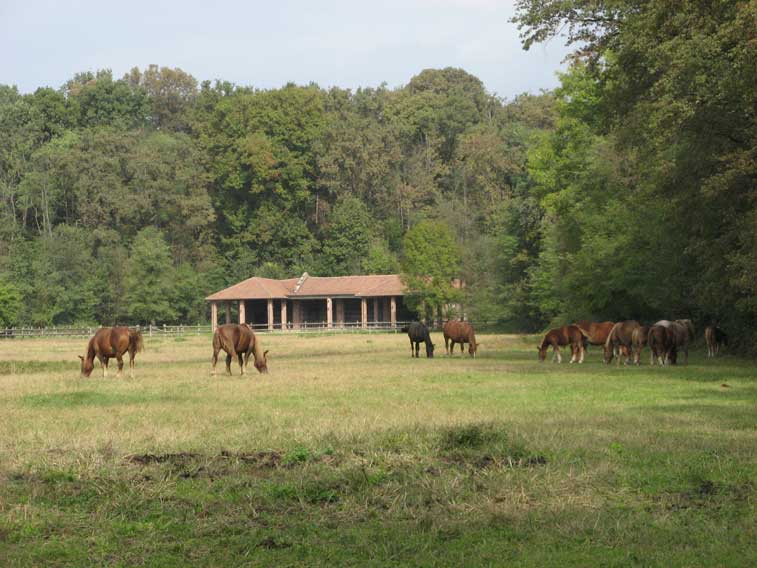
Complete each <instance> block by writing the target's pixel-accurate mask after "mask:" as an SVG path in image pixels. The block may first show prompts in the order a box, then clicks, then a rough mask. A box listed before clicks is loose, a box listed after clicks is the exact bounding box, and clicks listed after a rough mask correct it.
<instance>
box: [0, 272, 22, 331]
mask: <svg viewBox="0 0 757 568" xmlns="http://www.w3.org/2000/svg"><path fill="white" fill-rule="evenodd" d="M20 313H21V292H19V290H18V289H17V288H16V287H15V286H14V285H13V284H12V283H10V282H7V281H6V280H5V279H1V280H0V327H11V326H14V325H16V324H17V323H18V316H19V314H20Z"/></svg>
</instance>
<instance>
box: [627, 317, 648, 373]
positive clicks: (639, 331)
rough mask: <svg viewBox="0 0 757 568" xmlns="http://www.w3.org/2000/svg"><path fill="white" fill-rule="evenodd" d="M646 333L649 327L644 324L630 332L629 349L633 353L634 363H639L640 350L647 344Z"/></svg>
mask: <svg viewBox="0 0 757 568" xmlns="http://www.w3.org/2000/svg"><path fill="white" fill-rule="evenodd" d="M648 335H649V328H648V327H647V326H645V325H640V326H639V327H637V328H636V329H634V330H633V333H632V334H631V351H632V353H633V362H634V363H635V364H636V365H641V352H642V351H643V350H644V346H645V345H646V344H647V336H648Z"/></svg>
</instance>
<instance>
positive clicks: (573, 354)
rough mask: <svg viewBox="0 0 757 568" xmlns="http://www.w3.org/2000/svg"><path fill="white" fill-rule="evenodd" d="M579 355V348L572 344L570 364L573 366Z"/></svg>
mask: <svg viewBox="0 0 757 568" xmlns="http://www.w3.org/2000/svg"><path fill="white" fill-rule="evenodd" d="M577 355H578V348H577V347H576V346H575V345H574V344H573V343H571V344H570V363H571V364H573V363H575V362H576V357H577Z"/></svg>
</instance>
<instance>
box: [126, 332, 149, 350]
mask: <svg viewBox="0 0 757 568" xmlns="http://www.w3.org/2000/svg"><path fill="white" fill-rule="evenodd" d="M144 348H145V340H144V338H143V337H142V332H141V331H139V330H138V329H130V330H129V349H130V350H131V351H133V352H134V353H139V352H140V351H142V350H143V349H144Z"/></svg>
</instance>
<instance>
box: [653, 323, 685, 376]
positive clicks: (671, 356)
mask: <svg viewBox="0 0 757 568" xmlns="http://www.w3.org/2000/svg"><path fill="white" fill-rule="evenodd" d="M655 325H656V326H657V325H660V326H662V327H664V328H666V329H667V330H668V332H669V335H670V341H671V345H670V347H669V349H668V353H667V356H666V359H667V362H668V363H670V364H672V365H675V364H676V362H677V359H678V350H679V349H682V350H683V352H684V363H685V364H688V362H689V343H690V342H691V341H693V340H694V324H693V323H692V322H691V320H688V319H682V320H675V321H669V320H660V321H658V322H657V323H656V324H655Z"/></svg>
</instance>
